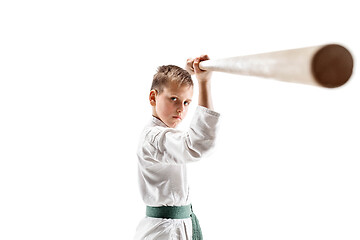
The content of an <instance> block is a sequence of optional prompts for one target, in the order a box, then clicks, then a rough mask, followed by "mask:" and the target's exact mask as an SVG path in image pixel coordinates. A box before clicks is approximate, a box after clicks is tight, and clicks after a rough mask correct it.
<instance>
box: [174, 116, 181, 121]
mask: <svg viewBox="0 0 360 240" xmlns="http://www.w3.org/2000/svg"><path fill="white" fill-rule="evenodd" d="M173 118H175V119H178V120H181V117H180V116H173Z"/></svg>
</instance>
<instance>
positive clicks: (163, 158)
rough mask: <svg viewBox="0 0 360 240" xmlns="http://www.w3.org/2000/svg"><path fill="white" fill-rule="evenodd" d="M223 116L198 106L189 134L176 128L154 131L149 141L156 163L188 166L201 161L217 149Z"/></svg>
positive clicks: (149, 134)
mask: <svg viewBox="0 0 360 240" xmlns="http://www.w3.org/2000/svg"><path fill="white" fill-rule="evenodd" d="M219 116H220V114H219V113H217V112H215V111H212V110H210V109H207V108H204V107H201V106H198V107H197V109H196V111H195V113H194V116H193V119H192V121H191V123H190V126H189V129H188V131H180V130H177V129H173V128H161V127H155V128H152V129H151V130H150V131H149V133H148V134H147V140H148V141H149V142H150V143H151V145H153V146H154V149H156V152H155V154H154V159H153V160H155V161H158V162H162V163H168V164H185V163H189V162H193V161H197V160H199V159H200V158H201V157H203V156H204V155H205V154H206V153H208V152H209V151H210V150H211V149H212V148H213V147H214V143H215V139H216V132H217V128H218V122H219Z"/></svg>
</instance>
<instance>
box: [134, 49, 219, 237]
mask: <svg viewBox="0 0 360 240" xmlns="http://www.w3.org/2000/svg"><path fill="white" fill-rule="evenodd" d="M208 59H209V57H208V56H207V55H202V56H200V57H198V58H195V59H188V60H187V63H186V69H187V71H185V70H184V69H182V68H179V67H177V66H173V65H169V66H161V67H159V69H158V72H157V73H156V74H155V75H154V79H153V83H152V86H151V91H150V95H149V101H150V105H151V106H152V115H153V117H152V121H151V122H150V124H149V125H148V126H147V127H145V129H144V131H143V134H142V136H141V140H140V144H139V148H138V152H137V155H138V160H139V161H138V167H139V184H140V191H141V195H142V198H143V201H144V202H145V204H146V205H147V207H146V217H145V218H144V219H143V220H142V221H141V222H140V224H139V226H138V228H137V231H136V235H135V239H137V240H140V239H143V240H145V239H146V240H155V239H156V240H170V239H173V240H182V239H187V240H190V239H202V234H201V229H200V226H199V223H198V221H197V218H196V216H195V214H194V213H193V212H192V207H191V204H190V203H191V202H190V198H189V187H188V181H187V172H186V164H187V163H191V162H194V161H197V160H199V159H200V158H201V157H203V155H204V154H205V153H207V152H208V151H209V150H210V149H211V148H212V147H213V145H214V141H215V134H216V129H217V125H218V119H219V114H218V113H217V112H215V111H214V110H213V105H212V98H211V92H210V79H211V72H209V71H202V70H201V69H200V68H199V62H201V61H204V60H208ZM189 73H191V74H195V76H196V78H197V80H198V83H199V101H198V105H199V106H198V107H197V109H196V111H195V114H194V116H193V119H192V122H191V124H190V127H189V130H188V131H185V132H184V131H180V130H178V129H176V128H175V127H176V126H177V125H178V124H179V123H180V122H181V121H182V120H183V119H184V117H185V116H186V114H187V111H188V107H189V104H190V103H191V100H192V95H193V82H192V79H191V75H190V74H189Z"/></svg>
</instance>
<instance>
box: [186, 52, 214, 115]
mask: <svg viewBox="0 0 360 240" xmlns="http://www.w3.org/2000/svg"><path fill="white" fill-rule="evenodd" d="M209 59H210V58H209V56H208V55H201V56H200V57H197V58H195V59H192V58H189V59H188V60H187V62H186V70H187V71H188V72H189V73H190V74H195V76H196V79H197V80H198V83H199V102H198V104H199V105H200V106H202V107H206V108H208V109H210V110H214V106H213V101H212V96H211V75H212V72H211V71H204V70H201V69H200V68H199V63H200V62H201V61H205V60H209Z"/></svg>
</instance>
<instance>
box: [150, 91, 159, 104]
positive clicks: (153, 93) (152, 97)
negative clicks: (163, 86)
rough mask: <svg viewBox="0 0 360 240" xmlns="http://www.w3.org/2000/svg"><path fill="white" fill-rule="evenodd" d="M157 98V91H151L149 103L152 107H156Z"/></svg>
mask: <svg viewBox="0 0 360 240" xmlns="http://www.w3.org/2000/svg"><path fill="white" fill-rule="evenodd" d="M156 96H157V91H156V90H155V89H153V90H151V91H150V95H149V101H150V105H151V106H155V105H156Z"/></svg>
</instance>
